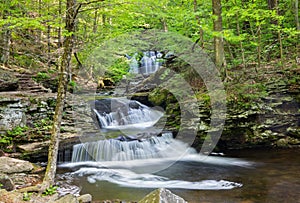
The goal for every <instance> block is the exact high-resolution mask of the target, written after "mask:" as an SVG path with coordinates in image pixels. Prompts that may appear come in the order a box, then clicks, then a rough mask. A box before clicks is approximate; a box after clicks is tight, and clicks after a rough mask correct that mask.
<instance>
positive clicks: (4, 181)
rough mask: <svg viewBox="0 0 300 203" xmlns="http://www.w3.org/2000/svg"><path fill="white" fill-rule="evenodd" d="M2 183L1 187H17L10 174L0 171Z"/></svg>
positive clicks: (8, 189)
mask: <svg viewBox="0 0 300 203" xmlns="http://www.w3.org/2000/svg"><path fill="white" fill-rule="evenodd" d="M0 184H2V186H1V188H2V189H5V190H7V191H11V190H14V189H15V185H14V183H13V181H12V180H11V179H10V177H9V176H8V175H5V174H1V173H0Z"/></svg>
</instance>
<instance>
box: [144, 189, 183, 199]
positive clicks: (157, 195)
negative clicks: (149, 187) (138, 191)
mask: <svg viewBox="0 0 300 203" xmlns="http://www.w3.org/2000/svg"><path fill="white" fill-rule="evenodd" d="M148 202H149V203H150V202H151V203H165V202H168V203H187V201H185V200H184V199H183V198H181V197H179V196H177V195H175V194H173V193H172V192H171V191H170V190H167V189H165V188H160V189H157V190H154V191H153V192H151V193H150V194H148V195H147V196H146V197H144V198H143V199H142V200H140V201H139V203H148Z"/></svg>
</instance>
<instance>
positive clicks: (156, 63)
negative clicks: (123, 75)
mask: <svg viewBox="0 0 300 203" xmlns="http://www.w3.org/2000/svg"><path fill="white" fill-rule="evenodd" d="M161 65H162V54H161V53H160V52H158V51H145V52H143V56H142V58H141V59H140V61H138V60H137V54H134V55H133V57H132V58H131V61H130V64H129V66H130V69H129V72H130V73H134V74H138V73H141V74H145V75H149V74H151V73H154V72H156V71H157V70H158V69H159V68H160V66H161Z"/></svg>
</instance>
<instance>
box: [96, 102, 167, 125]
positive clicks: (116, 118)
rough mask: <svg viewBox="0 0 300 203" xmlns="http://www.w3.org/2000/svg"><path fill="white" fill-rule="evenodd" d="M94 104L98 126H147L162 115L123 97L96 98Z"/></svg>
mask: <svg viewBox="0 0 300 203" xmlns="http://www.w3.org/2000/svg"><path fill="white" fill-rule="evenodd" d="M94 104H95V105H94V107H93V112H94V113H95V117H96V118H97V120H98V123H99V126H100V128H106V129H124V128H147V127H151V126H153V125H154V124H155V123H156V122H157V121H158V120H159V119H160V118H161V117H162V116H163V112H161V111H158V110H156V109H152V108H150V107H148V106H146V105H143V104H141V103H140V102H138V101H135V100H128V99H125V98H118V99H103V100H96V101H95V103H94Z"/></svg>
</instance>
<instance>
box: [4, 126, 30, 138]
mask: <svg viewBox="0 0 300 203" xmlns="http://www.w3.org/2000/svg"><path fill="white" fill-rule="evenodd" d="M27 130H28V127H27V126H24V127H21V126H17V127H15V128H13V129H12V130H8V131H7V135H8V136H9V137H12V138H16V137H22V136H25V135H26V134H25V132H26V131H27Z"/></svg>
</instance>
